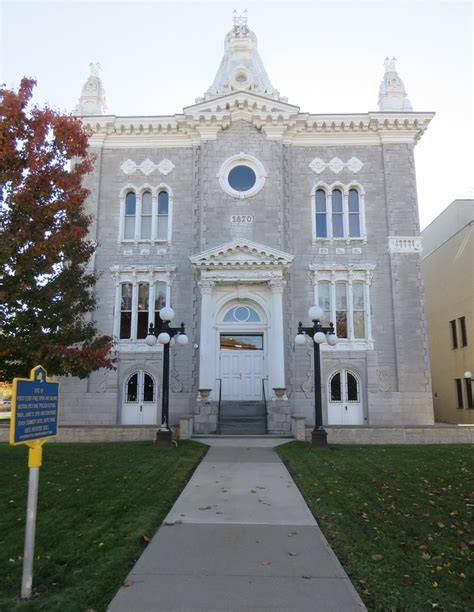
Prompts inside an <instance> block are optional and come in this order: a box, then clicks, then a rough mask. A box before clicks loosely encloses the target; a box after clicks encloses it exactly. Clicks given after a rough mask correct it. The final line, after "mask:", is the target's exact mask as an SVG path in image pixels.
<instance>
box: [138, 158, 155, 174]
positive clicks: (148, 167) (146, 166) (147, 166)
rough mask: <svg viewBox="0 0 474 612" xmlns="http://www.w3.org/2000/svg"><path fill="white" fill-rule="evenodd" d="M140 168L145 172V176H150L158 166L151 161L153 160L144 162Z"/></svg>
mask: <svg viewBox="0 0 474 612" xmlns="http://www.w3.org/2000/svg"><path fill="white" fill-rule="evenodd" d="M139 168H140V170H141V171H142V172H143V174H145V175H146V176H148V175H149V174H151V173H152V172H153V170H154V169H155V168H156V166H155V164H154V163H153V162H152V161H151V159H145V161H142V163H141V164H140V166H139Z"/></svg>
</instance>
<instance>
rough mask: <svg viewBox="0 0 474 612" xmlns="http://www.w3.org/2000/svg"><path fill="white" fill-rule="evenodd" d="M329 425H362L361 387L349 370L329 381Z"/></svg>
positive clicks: (357, 378) (339, 372) (335, 374)
mask: <svg viewBox="0 0 474 612" xmlns="http://www.w3.org/2000/svg"><path fill="white" fill-rule="evenodd" d="M328 386H329V388H328V398H329V401H328V425H362V424H363V422H364V415H363V410H362V397H361V385H360V379H359V377H358V376H357V375H356V374H354V373H353V372H351V371H349V370H339V371H337V372H335V373H334V374H333V375H332V376H331V378H330V379H329V385H328Z"/></svg>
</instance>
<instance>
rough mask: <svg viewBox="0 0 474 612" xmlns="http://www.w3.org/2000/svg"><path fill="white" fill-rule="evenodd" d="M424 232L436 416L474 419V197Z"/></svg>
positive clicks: (458, 420) (449, 210)
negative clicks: (473, 380)
mask: <svg viewBox="0 0 474 612" xmlns="http://www.w3.org/2000/svg"><path fill="white" fill-rule="evenodd" d="M421 235H422V241H423V262H422V269H423V274H424V282H425V293H426V310H427V318H428V337H429V344H430V353H431V371H432V377H433V398H434V411H435V419H436V420H437V421H443V422H448V423H474V405H473V385H472V376H473V372H474V200H455V201H454V202H453V203H452V204H450V205H449V206H448V207H447V208H446V210H444V211H443V212H442V213H441V214H440V215H439V216H438V217H437V218H436V219H435V220H434V221H433V222H432V223H430V225H428V227H427V228H426V229H425V230H423V232H422V234H421Z"/></svg>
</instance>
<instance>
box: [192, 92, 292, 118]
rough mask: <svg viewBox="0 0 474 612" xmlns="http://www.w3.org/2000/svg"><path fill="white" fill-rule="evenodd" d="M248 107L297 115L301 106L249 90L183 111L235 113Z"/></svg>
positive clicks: (198, 113)
mask: <svg viewBox="0 0 474 612" xmlns="http://www.w3.org/2000/svg"><path fill="white" fill-rule="evenodd" d="M243 108H246V109H248V110H249V111H250V112H252V113H255V112H256V113H261V112H263V113H270V114H274V113H283V114H284V115H295V114H296V115H297V114H298V113H299V112H300V108H299V106H295V105H294V104H288V103H287V102H284V101H282V100H275V99H274V98H268V97H266V96H262V95H258V94H254V93H251V92H248V91H235V92H233V93H230V94H225V95H223V96H219V97H216V98H212V99H210V100H203V101H202V102H201V101H200V102H198V103H197V104H193V105H191V106H186V107H185V108H184V109H183V113H184V114H185V115H186V116H190V115H191V116H196V115H198V116H199V115H200V114H205V115H207V114H209V113H211V114H213V113H229V112H230V113H234V112H238V111H239V110H241V109H243Z"/></svg>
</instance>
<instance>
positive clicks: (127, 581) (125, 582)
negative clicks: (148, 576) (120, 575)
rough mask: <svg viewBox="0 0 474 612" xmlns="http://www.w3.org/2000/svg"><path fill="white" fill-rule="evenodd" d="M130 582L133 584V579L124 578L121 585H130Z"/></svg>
mask: <svg viewBox="0 0 474 612" xmlns="http://www.w3.org/2000/svg"><path fill="white" fill-rule="evenodd" d="M132 584H134V582H133V580H124V581H123V584H122V586H124V587H126V588H127V587H131V586H132Z"/></svg>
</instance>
